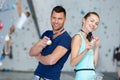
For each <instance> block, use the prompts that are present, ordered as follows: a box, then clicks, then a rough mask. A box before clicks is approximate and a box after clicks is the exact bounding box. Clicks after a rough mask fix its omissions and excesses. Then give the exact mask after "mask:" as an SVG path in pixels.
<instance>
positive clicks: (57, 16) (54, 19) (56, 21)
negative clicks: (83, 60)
mask: <svg viewBox="0 0 120 80" xmlns="http://www.w3.org/2000/svg"><path fill="white" fill-rule="evenodd" d="M65 21H66V17H65V15H64V13H63V12H61V13H57V12H55V11H53V14H52V15H51V25H52V28H53V31H58V30H60V29H61V28H62V27H63V26H64V23H65Z"/></svg>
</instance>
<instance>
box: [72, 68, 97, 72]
mask: <svg viewBox="0 0 120 80" xmlns="http://www.w3.org/2000/svg"><path fill="white" fill-rule="evenodd" d="M83 70H92V71H95V69H74V71H75V72H78V71H83Z"/></svg>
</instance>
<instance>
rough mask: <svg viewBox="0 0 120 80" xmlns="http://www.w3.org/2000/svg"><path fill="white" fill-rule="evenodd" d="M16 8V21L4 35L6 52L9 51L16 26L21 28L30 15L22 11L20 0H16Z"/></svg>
mask: <svg viewBox="0 0 120 80" xmlns="http://www.w3.org/2000/svg"><path fill="white" fill-rule="evenodd" d="M17 9H18V13H19V16H20V17H19V19H18V20H17V22H15V24H13V25H12V26H11V27H10V31H9V34H7V36H6V42H7V49H6V54H8V53H9V52H10V46H11V35H12V33H13V32H14V31H15V30H16V28H17V29H21V28H22V27H23V25H24V23H25V22H26V21H27V18H28V17H29V16H30V13H29V12H23V10H22V6H21V2H20V0H18V2H17Z"/></svg>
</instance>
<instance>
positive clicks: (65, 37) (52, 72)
mask: <svg viewBox="0 0 120 80" xmlns="http://www.w3.org/2000/svg"><path fill="white" fill-rule="evenodd" d="M44 36H47V37H49V38H51V40H52V44H51V45H48V46H47V47H46V48H44V49H43V51H42V53H41V54H42V55H44V56H46V55H49V54H51V53H52V52H53V51H54V49H55V48H56V47H57V46H63V47H64V48H66V49H67V50H68V51H67V53H66V54H65V55H64V56H63V57H62V58H61V59H60V60H59V61H58V62H57V63H56V64H54V65H44V64H42V63H40V62H39V64H38V67H37V69H36V70H35V73H34V74H35V75H38V76H40V77H45V78H48V79H52V80H60V74H61V70H62V68H63V66H64V63H65V62H66V60H67V59H68V56H69V54H70V52H71V49H70V46H71V37H70V35H69V34H68V33H67V32H66V31H65V32H64V33H62V34H61V35H59V36H58V37H56V38H55V39H52V36H53V31H50V30H49V31H46V32H45V33H44V34H43V35H42V37H41V38H43V37H44Z"/></svg>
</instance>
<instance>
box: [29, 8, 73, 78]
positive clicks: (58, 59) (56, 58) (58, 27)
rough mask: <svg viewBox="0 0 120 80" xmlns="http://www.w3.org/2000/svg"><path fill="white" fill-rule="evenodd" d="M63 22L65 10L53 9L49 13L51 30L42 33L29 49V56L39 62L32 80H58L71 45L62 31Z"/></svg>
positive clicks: (68, 37)
mask: <svg viewBox="0 0 120 80" xmlns="http://www.w3.org/2000/svg"><path fill="white" fill-rule="evenodd" d="M65 21H66V11H65V9H64V8H63V7H62V6H56V7H54V8H53V10H52V13H51V25H52V29H53V30H48V31H46V32H44V33H43V35H42V37H41V39H40V40H39V41H38V42H37V43H36V44H35V45H34V46H33V47H32V48H31V49H30V56H35V57H36V59H38V60H39V64H38V67H37V69H36V70H35V72H34V78H33V80H60V74H61V70H62V68H63V66H64V63H65V62H66V60H67V59H68V56H69V54H70V45H71V37H70V35H69V34H68V33H67V31H65V29H64V23H65ZM48 42H50V43H51V44H49V43H48Z"/></svg>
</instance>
